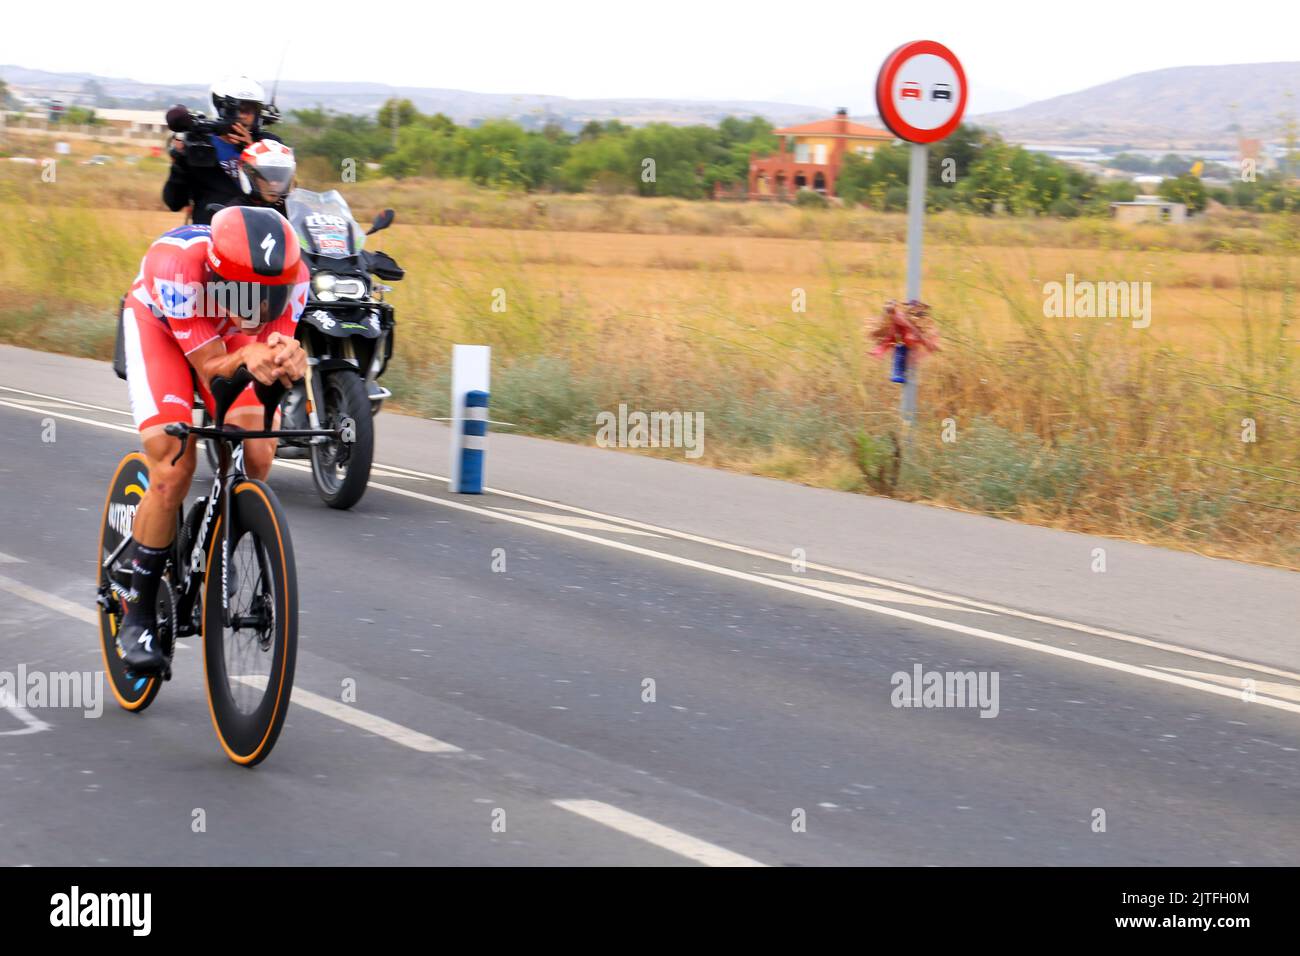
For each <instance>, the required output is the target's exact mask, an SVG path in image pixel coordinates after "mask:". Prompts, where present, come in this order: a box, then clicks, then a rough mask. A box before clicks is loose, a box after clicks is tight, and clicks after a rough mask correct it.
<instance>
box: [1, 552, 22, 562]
mask: <svg viewBox="0 0 1300 956" xmlns="http://www.w3.org/2000/svg"><path fill="white" fill-rule="evenodd" d="M26 563H27V562H26V561H24V560H23V559H22V558H15V557H14V556H13V555H12V554H5V553H4V552H3V551H0V564H26Z"/></svg>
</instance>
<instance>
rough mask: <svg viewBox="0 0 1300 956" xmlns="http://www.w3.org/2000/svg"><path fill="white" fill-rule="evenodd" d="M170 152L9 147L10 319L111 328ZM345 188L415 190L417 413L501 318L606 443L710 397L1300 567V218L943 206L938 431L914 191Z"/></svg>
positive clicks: (880, 470)
mask: <svg viewBox="0 0 1300 956" xmlns="http://www.w3.org/2000/svg"><path fill="white" fill-rule="evenodd" d="M74 159H75V157H74ZM10 165H11V164H6V163H3V162H0V166H10ZM65 166H66V168H65ZM164 173H165V168H164V166H163V165H162V164H161V163H160V162H156V163H155V162H149V161H144V162H141V163H139V164H138V165H136V166H134V167H126V166H122V165H120V164H115V165H114V166H109V167H82V166H78V165H74V164H72V163H69V164H63V165H61V166H60V177H61V179H60V180H59V182H57V183H55V184H50V183H40V182H39V180H37V179H36V171H35V170H34V169H33V167H30V166H22V165H21V164H14V165H13V167H12V168H5V169H0V289H3V290H4V299H3V304H2V305H0V338H3V339H4V340H7V341H11V342H16V343H19V344H25V345H29V346H34V347H40V348H48V349H54V350H59V351H68V352H74V353H78V354H91V355H99V356H105V355H107V354H108V352H109V350H110V349H111V345H112V322H111V309H112V306H113V305H114V304H115V302H116V299H117V297H118V296H119V295H120V294H121V292H122V291H123V290H124V288H125V286H126V285H127V283H128V282H129V280H130V279H131V277H132V276H133V275H134V273H135V271H136V268H137V266H138V262H139V257H140V255H141V254H142V252H143V250H144V248H145V247H146V246H147V244H148V242H149V241H150V239H151V238H153V237H155V236H156V235H157V234H159V233H160V232H162V231H163V230H164V229H166V228H168V227H170V226H173V225H175V224H177V223H178V222H179V221H180V219H179V216H177V215H175V214H170V213H166V212H159V211H156V210H157V192H158V189H159V187H160V185H161V181H162V177H163V175H164ZM318 185H319V184H318ZM343 188H344V192H345V194H347V195H348V196H349V197H350V198H351V199H352V200H353V208H354V211H356V212H357V214H358V218H359V219H364V218H368V217H369V215H371V214H373V212H374V211H376V210H377V209H379V208H382V207H383V206H386V205H391V206H393V207H394V208H396V209H397V210H398V222H399V225H397V226H395V227H394V228H393V229H391V230H390V231H389V232H386V233H384V234H382V235H381V236H378V237H375V239H374V240H372V243H373V244H374V245H376V246H377V247H379V248H383V249H384V250H385V251H387V252H389V253H390V254H392V255H393V256H394V257H395V258H397V260H398V261H399V262H401V263H402V264H403V265H404V266H405V267H406V269H407V273H408V277H407V279H406V280H404V281H403V282H401V283H398V284H396V289H395V291H394V292H393V293H392V295H391V297H390V298H391V301H393V302H394V304H395V305H396V306H397V308H398V317H399V319H398V321H399V337H398V350H397V360H396V361H395V363H394V366H393V368H392V370H391V376H390V379H391V380H390V385H391V386H392V387H395V390H396V391H397V394H398V397H399V399H400V401H401V402H402V403H403V404H404V405H405V406H406V408H408V409H409V410H412V411H416V412H424V413H428V414H434V415H440V414H445V413H446V412H445V409H446V403H447V397H446V390H447V383H446V363H447V359H448V354H449V347H450V345H451V344H452V343H453V342H486V343H489V344H491V345H493V346H494V365H495V370H494V383H493V384H494V387H493V396H492V398H493V418H495V419H502V420H505V421H509V422H513V423H515V425H516V427H518V428H521V429H523V430H526V431H530V432H533V433H538V434H548V435H554V436H557V437H562V438H566V439H569V440H575V441H592V440H594V437H595V431H596V425H595V416H596V414H597V412H599V411H602V410H609V409H613V408H615V407H616V406H617V405H618V404H619V403H620V402H626V403H627V404H628V405H629V406H630V407H632V408H641V409H646V410H674V409H676V410H682V411H702V412H704V413H705V455H704V458H703V459H702V461H703V462H704V463H706V464H712V465H715V466H721V467H729V468H736V469H743V470H748V471H754V472H758V473H762V474H769V475H774V476H778V477H783V478H787V479H791V480H797V481H805V482H809V483H815V484H822V485H826V486H830V487H836V488H842V489H847V490H862V491H873V492H876V493H886V494H893V495H896V496H899V497H907V498H916V499H923V500H928V501H933V502H936V503H939V504H944V505H948V506H952V507H958V508H965V509H971V510H977V511H982V512H985V513H990V514H998V515H1004V516H1007V517H1014V518H1018V519H1020V520H1029V521H1034V522H1038V523H1044V524H1050V525H1054V526H1059V527H1069V528H1075V529H1079V530H1087V531H1092V532H1099V533H1105V534H1114V535H1123V536H1127V537H1132V538H1136V539H1139V540H1149V541H1155V542H1160V543H1165V544H1170V545H1175V546H1179V547H1185V548H1192V549H1195V550H1198V551H1202V552H1205V553H1210V554H1219V555H1230V556H1235V557H1242V558H1246V559H1249V560H1255V561H1264V562H1270V563H1276V564H1280V565H1284V566H1289V567H1300V520H1298V519H1300V493H1298V490H1300V364H1298V363H1297V358H1298V357H1300V343H1298V341H1297V331H1296V329H1297V326H1296V323H1295V320H1296V293H1297V287H1298V286H1300V273H1298V270H1297V265H1298V261H1300V260H1297V255H1296V253H1297V242H1296V238H1295V230H1296V223H1295V222H1294V217H1282V216H1276V217H1243V216H1234V217H1224V218H1221V219H1219V220H1212V221H1209V222H1207V223H1203V224H1201V225H1197V226H1193V227H1188V228H1187V229H1183V230H1178V229H1172V228H1168V227H1147V228H1144V229H1138V230H1133V229H1127V230H1126V229H1120V228H1117V227H1115V226H1113V225H1111V224H1110V223H1106V222H1098V221H1068V222H1067V221H1048V220H1037V221H1026V220H1009V219H992V220H989V219H970V218H964V217H959V216H955V215H950V214H944V215H942V216H935V217H933V219H932V223H931V228H930V229H929V231H928V233H927V246H926V270H925V278H924V281H923V285H922V297H923V298H924V299H925V300H926V301H927V302H929V303H930V304H931V306H932V307H933V311H934V314H935V318H936V321H937V323H938V326H939V332H940V336H941V340H942V350H941V352H940V353H938V354H937V355H934V356H930V357H927V358H926V359H925V360H924V363H923V366H922V372H921V395H920V402H921V409H922V412H921V420H920V422H919V424H918V427H917V429H916V431H915V433H914V434H913V435H912V436H911V437H910V441H909V440H907V439H906V438H905V436H904V435H903V433H902V430H901V428H900V423H899V421H898V418H897V414H896V405H897V398H898V393H897V389H898V386H896V385H893V384H891V383H889V382H888V369H887V365H886V363H885V362H884V361H883V360H878V359H873V358H870V357H868V356H867V354H866V353H867V348H868V346H867V343H866V338H865V332H866V329H867V328H868V327H869V326H870V325H871V324H873V323H874V321H875V318H876V316H877V315H878V314H879V311H880V309H881V306H882V304H883V302H884V301H885V300H886V299H888V298H892V297H896V296H900V295H901V292H902V288H903V274H902V270H903V266H904V258H905V250H904V247H903V245H902V243H901V241H900V240H901V235H902V231H903V222H902V217H900V216H894V215H884V214H879V213H872V212H870V211H866V210H852V211H850V210H841V209H831V210H825V211H815V212H809V211H806V210H798V209H794V208H793V207H788V206H781V207H768V206H758V207H755V206H749V205H723V204H709V203H684V202H673V201H667V200H639V199H633V198H631V197H618V196H616V197H600V196H560V197H552V196H547V197H529V196H519V195H504V194H500V193H493V192H488V191H484V190H476V189H473V188H471V187H469V186H466V185H465V184H461V183H445V182H412V181H407V182H402V183H392V182H384V181H378V182H363V183H360V184H355V185H353V186H348V187H343ZM1067 273H1072V274H1073V275H1074V276H1075V278H1076V280H1091V281H1099V282H1104V281H1125V282H1150V283H1151V302H1150V304H1151V322H1150V326H1149V327H1147V328H1135V327H1134V326H1133V322H1132V321H1130V320H1129V319H1126V318H1111V319H1082V318H1080V319H1065V318H1052V317H1049V316H1047V315H1045V314H1044V292H1043V288H1044V284H1045V283H1048V282H1054V281H1055V282H1063V281H1064V280H1065V276H1066V274H1067ZM800 290H802V293H803V295H804V297H805V299H806V307H805V308H804V310H802V311H800V310H798V309H797V308H796V306H797V304H798V297H799V292H800ZM945 425H946V426H947V428H946V434H947V437H948V438H950V439H951V438H955V440H950V441H944V440H943V438H944V435H945ZM1252 429H1253V432H1252ZM1243 439H1245V440H1243ZM1252 439H1253V440H1252ZM900 445H904V446H906V447H907V454H905V455H903V456H902V460H901V467H900V466H899V462H898V461H897V459H896V457H895V456H896V449H897V448H898V447H899V446H900ZM658 453H659V454H676V455H679V456H680V455H681V451H680V450H677V451H676V452H673V451H672V450H663V451H660V452H658Z"/></svg>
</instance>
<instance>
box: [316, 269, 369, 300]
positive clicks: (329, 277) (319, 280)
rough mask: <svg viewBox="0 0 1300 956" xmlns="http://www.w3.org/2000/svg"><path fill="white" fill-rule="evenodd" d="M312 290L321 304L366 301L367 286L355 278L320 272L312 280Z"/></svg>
mask: <svg viewBox="0 0 1300 956" xmlns="http://www.w3.org/2000/svg"><path fill="white" fill-rule="evenodd" d="M311 287H312V290H313V291H314V292H315V293H316V298H317V299H319V300H320V301H321V302H335V301H337V300H339V299H364V298H365V297H366V284H365V282H363V281H362V280H360V279H358V278H355V277H354V276H336V275H334V274H333V273H332V272H318V273H316V275H315V276H313V277H312V280H311Z"/></svg>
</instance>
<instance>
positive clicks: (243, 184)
mask: <svg viewBox="0 0 1300 956" xmlns="http://www.w3.org/2000/svg"><path fill="white" fill-rule="evenodd" d="M297 171H298V164H297V161H296V160H295V159H294V156H293V150H292V149H290V148H289V147H288V146H286V145H284V143H281V142H280V141H279V140H273V139H267V140H262V141H261V142H258V143H254V144H253V145H252V146H249V147H246V148H245V149H244V151H243V152H242V153H240V154H239V177H238V178H239V189H240V192H241V193H242V195H241V196H240V198H239V199H238V200H237V201H236V202H235V203H232V205H242V206H269V207H270V208H271V209H274V210H275V211H276V212H278V213H279V214H280V215H282V216H285V217H286V218H287V217H288V215H289V213H288V210H287V209H286V208H285V199H286V197H288V195H289V191H290V190H291V189H293V183H294V175H295V174H296V173H297Z"/></svg>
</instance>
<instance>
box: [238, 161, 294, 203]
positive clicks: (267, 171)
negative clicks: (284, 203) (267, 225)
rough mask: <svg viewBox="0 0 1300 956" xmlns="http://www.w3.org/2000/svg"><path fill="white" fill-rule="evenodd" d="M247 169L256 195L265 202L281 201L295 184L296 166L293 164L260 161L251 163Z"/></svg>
mask: <svg viewBox="0 0 1300 956" xmlns="http://www.w3.org/2000/svg"><path fill="white" fill-rule="evenodd" d="M245 171H246V172H247V173H248V181H249V182H250V183H251V184H252V186H253V192H254V195H256V196H257V197H259V198H260V199H262V201H263V202H279V201H280V200H281V199H283V198H284V197H285V195H286V194H287V193H288V192H289V190H290V188H291V187H292V186H293V173H294V167H293V166H292V165H281V164H278V163H277V164H274V165H272V164H270V163H265V162H264V163H259V164H258V165H256V166H253V165H249V166H247V167H246V169H245Z"/></svg>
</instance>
